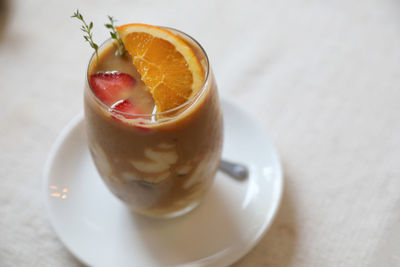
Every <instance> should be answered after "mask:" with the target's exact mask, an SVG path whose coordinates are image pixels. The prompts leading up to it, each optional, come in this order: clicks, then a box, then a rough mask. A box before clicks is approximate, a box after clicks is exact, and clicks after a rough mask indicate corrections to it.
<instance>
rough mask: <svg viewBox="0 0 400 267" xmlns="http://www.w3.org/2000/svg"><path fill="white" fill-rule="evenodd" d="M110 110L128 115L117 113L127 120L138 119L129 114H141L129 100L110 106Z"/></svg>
mask: <svg viewBox="0 0 400 267" xmlns="http://www.w3.org/2000/svg"><path fill="white" fill-rule="evenodd" d="M112 108H114V109H115V110H118V111H121V112H124V113H128V114H122V113H118V114H121V115H122V116H124V117H125V118H127V119H134V118H137V117H138V116H131V115H129V114H142V112H141V111H140V110H139V109H138V108H137V107H136V106H135V105H134V104H133V103H132V102H131V101H130V100H129V99H125V100H121V101H118V102H117V103H115V104H114V105H113V106H112ZM116 113H117V112H116Z"/></svg>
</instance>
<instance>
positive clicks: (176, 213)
mask: <svg viewBox="0 0 400 267" xmlns="http://www.w3.org/2000/svg"><path fill="white" fill-rule="evenodd" d="M200 202H201V201H196V202H193V203H192V204H190V205H189V206H187V207H185V208H183V209H181V210H177V211H174V212H171V213H166V214H155V213H151V212H146V211H138V210H134V209H131V211H132V212H133V213H136V214H140V215H143V216H146V217H151V218H155V219H172V218H176V217H179V216H182V215H185V214H187V213H189V212H191V211H192V210H194V209H195V208H196V207H198V206H199V205H200Z"/></svg>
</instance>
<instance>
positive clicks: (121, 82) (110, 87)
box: [89, 72, 136, 106]
mask: <svg viewBox="0 0 400 267" xmlns="http://www.w3.org/2000/svg"><path fill="white" fill-rule="evenodd" d="M89 82H90V85H91V87H92V90H93V93H94V94H95V95H96V96H97V97H98V98H99V99H100V100H101V101H102V102H103V103H105V104H107V105H108V106H111V105H113V104H115V103H116V102H118V101H119V100H124V99H126V98H128V97H129V95H130V92H131V91H132V90H133V89H134V88H135V84H136V80H135V79H134V78H133V77H132V76H130V75H129V74H126V73H122V72H106V73H104V72H99V73H96V74H93V75H91V76H90V79H89Z"/></svg>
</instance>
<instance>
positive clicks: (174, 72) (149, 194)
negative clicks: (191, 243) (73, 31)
mask: <svg viewBox="0 0 400 267" xmlns="http://www.w3.org/2000/svg"><path fill="white" fill-rule="evenodd" d="M117 31H118V34H119V38H120V40H121V42H122V43H123V45H124V49H126V51H125V52H126V53H120V51H118V49H120V47H118V44H117V43H116V41H115V40H113V39H110V40H108V41H106V42H105V43H104V44H103V45H101V46H100V48H99V50H98V56H96V54H94V55H93V57H92V59H91V60H90V63H89V67H88V73H87V86H86V88H85V96H84V104H85V121H86V130H87V136H88V143H89V149H90V152H91V155H92V158H93V160H94V163H95V165H96V168H97V170H98V172H99V174H100V176H101V177H102V179H103V180H104V182H105V183H106V184H107V186H108V188H109V189H110V190H111V191H112V192H113V193H114V194H115V195H116V196H117V197H118V198H119V199H121V200H122V201H123V202H124V203H126V204H127V205H128V206H129V207H130V208H131V209H132V210H133V211H136V212H138V213H142V214H146V215H149V216H155V217H173V216H177V215H180V214H183V213H186V212H188V211H189V210H191V209H193V208H194V207H195V206H197V205H198V204H199V202H200V201H201V199H202V198H203V196H204V195H205V193H206V192H207V190H208V189H209V188H210V186H211V184H212V182H213V179H214V176H215V173H216V171H217V168H218V165H219V161H220V156H221V149H222V134H223V133H222V131H223V125H222V115H221V110H220V104H219V99H218V93H217V86H216V83H215V80H214V77H213V74H212V71H211V69H210V66H209V62H208V59H207V55H206V53H205V52H204V50H203V49H202V48H201V46H200V45H199V44H198V43H197V42H196V41H195V40H194V39H192V38H191V37H189V36H188V35H186V34H183V33H181V32H178V31H176V30H172V29H165V28H159V27H154V26H150V25H143V24H129V25H123V26H121V27H117Z"/></svg>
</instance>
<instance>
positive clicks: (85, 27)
mask: <svg viewBox="0 0 400 267" xmlns="http://www.w3.org/2000/svg"><path fill="white" fill-rule="evenodd" d="M71 18H77V19H79V20H80V21H82V23H83V25H82V27H81V30H82V31H83V32H84V33H86V35H83V38H84V39H85V41H87V42H88V43H89V44H90V46H91V47H92V48H93V49H94V51H95V52H96V59H97V60H99V54H98V50H99V46H98V45H97V44H96V43H95V42H94V41H93V35H92V29H93V22H90V23H89V25H88V24H87V23H86V22H85V20H84V19H83V16H82V14H81V13H79V10H76V12H75V13H74V15H73V16H71Z"/></svg>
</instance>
